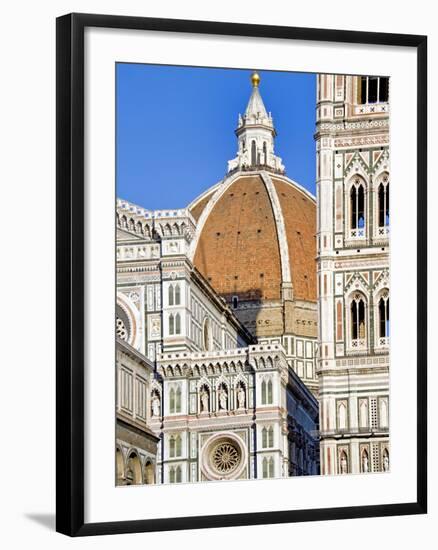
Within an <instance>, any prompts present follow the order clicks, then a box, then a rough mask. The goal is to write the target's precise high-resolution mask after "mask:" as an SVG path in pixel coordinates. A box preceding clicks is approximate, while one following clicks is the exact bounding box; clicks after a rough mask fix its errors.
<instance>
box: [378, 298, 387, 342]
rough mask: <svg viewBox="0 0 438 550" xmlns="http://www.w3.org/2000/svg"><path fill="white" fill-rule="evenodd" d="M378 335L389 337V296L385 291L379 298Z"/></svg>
mask: <svg viewBox="0 0 438 550" xmlns="http://www.w3.org/2000/svg"><path fill="white" fill-rule="evenodd" d="M379 337H380V338H388V337H389V296H388V294H387V293H386V294H384V295H383V296H382V297H381V298H380V300H379Z"/></svg>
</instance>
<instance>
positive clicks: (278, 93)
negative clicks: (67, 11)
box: [116, 63, 316, 210]
mask: <svg viewBox="0 0 438 550" xmlns="http://www.w3.org/2000/svg"><path fill="white" fill-rule="evenodd" d="M116 71H117V80H116V86H117V93H116V116H117V136H116V147H117V196H118V197H121V198H124V199H126V200H129V201H131V202H133V203H135V204H138V205H141V206H143V207H144V208H147V209H150V210H155V209H160V208H182V207H185V206H186V205H187V204H189V203H190V202H191V201H192V200H193V199H194V198H195V197H197V196H198V195H199V194H201V193H202V192H203V191H204V190H205V189H207V188H208V187H210V186H211V185H213V184H214V183H216V182H217V181H219V180H220V179H222V178H223V177H224V175H225V172H226V169H227V161H228V160H230V159H232V158H234V157H235V156H236V150H237V140H236V136H235V135H234V130H235V128H236V125H237V117H238V114H239V113H243V112H244V111H245V108H246V104H247V102H248V99H249V96H250V94H251V84H250V80H249V77H250V75H251V70H235V69H210V68H196V67H176V66H162V65H141V64H126V63H118V64H117V66H116ZM259 74H260V76H261V79H262V80H261V85H260V93H261V95H262V98H263V101H264V103H265V106H266V109H267V110H268V111H271V112H272V116H273V117H274V124H275V127H276V130H277V133H278V136H277V138H276V141H275V153H276V154H277V155H279V156H280V157H282V159H283V163H284V164H285V166H286V173H287V175H288V176H289V177H290V178H291V179H293V180H295V181H297V182H298V183H300V184H301V185H303V186H304V187H305V188H306V189H308V190H310V191H311V192H312V193H314V192H315V182H314V179H315V176H314V174H315V144H314V140H313V133H314V131H315V93H316V76H315V75H314V74H305V73H283V72H270V71H260V72H259Z"/></svg>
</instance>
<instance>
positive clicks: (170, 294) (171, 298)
mask: <svg viewBox="0 0 438 550" xmlns="http://www.w3.org/2000/svg"><path fill="white" fill-rule="evenodd" d="M167 294H168V302H169V306H173V304H174V291H173V285H169V289H168V292H167Z"/></svg>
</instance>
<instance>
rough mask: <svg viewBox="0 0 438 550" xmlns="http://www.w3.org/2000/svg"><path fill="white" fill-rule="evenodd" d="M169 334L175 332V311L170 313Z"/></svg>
mask: <svg viewBox="0 0 438 550" xmlns="http://www.w3.org/2000/svg"><path fill="white" fill-rule="evenodd" d="M169 334H175V317H174V316H173V313H171V314H170V315H169Z"/></svg>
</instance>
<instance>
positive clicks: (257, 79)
mask: <svg viewBox="0 0 438 550" xmlns="http://www.w3.org/2000/svg"><path fill="white" fill-rule="evenodd" d="M260 80H261V79H260V75H259V73H258V72H256V71H254V72H253V73H252V75H251V84H252V85H253V87H254V88H257V86H258V85H259V84H260Z"/></svg>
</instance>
